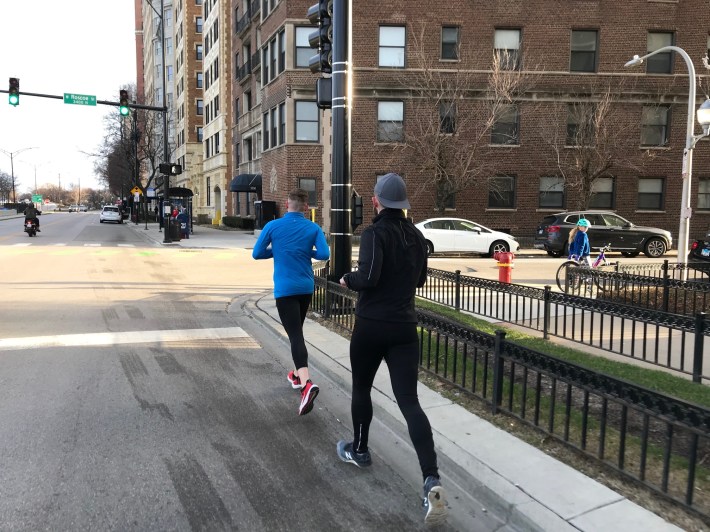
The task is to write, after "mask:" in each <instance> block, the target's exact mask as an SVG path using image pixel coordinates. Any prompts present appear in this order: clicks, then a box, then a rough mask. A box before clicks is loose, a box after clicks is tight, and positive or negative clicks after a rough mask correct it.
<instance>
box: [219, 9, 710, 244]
mask: <svg viewBox="0 0 710 532" xmlns="http://www.w3.org/2000/svg"><path fill="white" fill-rule="evenodd" d="M313 2H314V0H299V1H291V0H281V1H278V0H261V1H252V2H247V1H244V0H232V5H231V16H232V21H231V25H230V27H231V47H232V51H233V56H232V57H231V59H230V61H229V62H227V61H224V63H231V64H232V65H233V69H234V73H235V75H234V79H232V80H231V83H232V86H231V91H232V101H231V108H232V109H231V112H232V113H233V119H232V122H231V137H232V138H231V139H230V141H231V147H232V151H233V153H234V157H233V160H232V163H233V166H232V168H231V172H232V174H233V175H234V176H241V177H242V178H244V177H246V178H250V176H259V175H260V176H261V186H260V189H259V190H258V191H256V190H254V189H250V191H249V192H246V191H245V189H240V190H242V191H241V192H237V193H235V194H234V201H233V204H232V207H233V209H232V210H231V211H230V212H233V213H234V214H237V215H241V216H252V215H253V205H252V202H253V200H254V199H256V198H257V197H259V198H260V199H264V200H273V201H276V202H277V204H279V205H281V204H282V203H283V198H284V197H285V194H286V193H287V191H288V190H289V189H291V188H293V187H295V186H301V187H303V188H306V189H307V190H309V192H310V194H311V204H312V205H315V206H317V209H318V210H317V220H318V221H319V223H322V224H323V227H324V229H326V231H327V230H328V229H329V226H330V215H329V209H330V188H329V182H330V112H329V111H325V112H324V111H319V110H318V109H317V108H316V106H315V101H314V100H315V90H314V87H315V80H316V78H317V76H316V75H314V74H311V73H310V70H309V69H308V59H309V57H310V56H311V55H313V50H312V49H310V47H309V46H308V34H309V33H310V32H311V31H312V28H311V27H310V24H309V23H308V21H307V19H306V18H305V14H306V10H307V9H308V7H309V5H310V4H312V3H313ZM703 7H704V4H701V3H700V2H698V1H691V2H685V3H683V5H682V6H681V4H680V3H679V2H677V1H673V0H655V1H654V0H630V1H628V2H623V3H619V2H614V3H612V2H609V1H607V0H590V1H577V0H573V1H570V2H563V3H560V2H553V1H543V0H538V1H534V2H522V1H517V0H516V1H511V0H506V1H503V0H498V1H493V2H471V1H452V2H448V3H446V4H437V5H436V6H435V5H433V4H431V3H430V2H421V1H417V0H413V1H391V2H370V1H358V2H353V10H354V11H353V17H352V18H353V20H352V27H353V35H352V46H353V50H352V57H353V67H354V68H353V81H352V83H353V94H354V100H353V108H352V183H353V188H354V190H355V191H357V192H358V193H359V194H361V195H362V196H364V197H365V198H368V197H369V196H370V195H371V191H372V188H373V186H374V183H375V182H376V179H377V176H379V175H382V174H384V173H387V172H389V171H397V172H399V173H401V174H402V175H403V176H405V178H406V180H407V182H408V186H409V188H410V196H411V201H412V209H411V211H410V213H409V214H410V215H411V216H412V217H413V218H414V220H415V221H418V220H421V219H424V218H427V217H430V216H434V215H437V214H438V213H446V214H447V215H454V216H458V217H463V218H470V219H473V220H475V221H478V222H480V223H483V224H484V225H488V226H489V227H492V228H497V229H506V230H510V231H511V232H512V234H514V235H516V236H520V237H531V236H532V235H533V232H534V230H535V226H536V225H537V223H538V222H539V220H541V219H542V217H543V216H544V214H545V213H548V212H557V211H560V210H565V209H568V208H569V209H571V208H574V207H576V206H577V205H578V204H579V201H580V199H581V198H584V202H585V203H584V204H585V205H590V206H597V207H603V208H609V209H611V210H615V211H616V212H617V213H619V214H621V215H622V216H625V217H627V218H629V219H631V220H632V221H633V222H635V223H637V224H644V225H652V226H657V227H662V228H666V229H669V230H671V231H672V232H673V235H674V238H677V231H678V220H679V215H680V203H681V190H682V178H681V161H682V153H683V149H684V147H685V141H686V120H687V105H688V100H687V99H688V71H687V68H686V65H685V63H684V61H683V60H682V58H681V57H679V56H678V55H677V54H671V53H667V54H658V55H656V56H654V57H653V58H651V59H649V60H648V61H646V62H645V63H644V64H643V65H641V66H638V67H635V68H625V67H624V64H625V63H626V62H627V61H629V59H631V58H632V57H633V56H634V55H635V54H638V55H644V54H646V53H647V52H649V51H653V50H656V49H658V48H659V47H662V46H665V45H675V46H678V47H681V48H683V49H684V50H685V51H686V52H687V53H688V54H689V56H690V57H691V58H692V60H693V62H694V64H695V66H696V69H697V72H698V74H699V76H698V78H697V79H698V105H699V104H700V103H701V102H702V101H703V100H704V99H705V96H706V94H705V93H706V92H707V91H708V84H709V83H710V77H709V76H708V75H707V74H708V71H707V70H706V68H705V67H704V66H703V63H702V58H703V57H704V56H705V55H706V53H707V51H708V32H709V30H710V25H708V24H707V23H706V21H704V19H703V18H702V17H698V16H697V13H699V12H701V9H702V8H703ZM494 58H498V60H497V61H494ZM225 104H226V102H225ZM585 108H586V109H587V110H589V109H592V116H596V117H597V118H596V119H594V120H596V121H594V120H592V122H585V121H584V119H583V116H584V113H581V112H580V109H585ZM600 108H603V109H604V110H605V111H604V112H601V111H600ZM595 113H596V115H595ZM590 130H591V134H590V133H589V131H590ZM580 132H581V133H584V132H587V135H586V140H584V141H583V142H580V140H579V139H580V138H583V137H585V135H581V136H580ZM699 132H700V128H699V127H696V133H699ZM582 144H584V145H582ZM583 152H586V153H587V156H586V158H585V157H584V156H581V155H580V154H581V153H583ZM709 162H710V145H708V143H706V142H704V141H701V142H699V143H698V145H697V146H696V149H695V158H694V172H693V181H692V192H691V197H692V202H691V203H692V208H693V217H692V223H691V232H690V236H691V237H694V236H699V235H703V234H704V233H705V231H706V230H707V229H708V227H709V226H710V168H708V163H709ZM579 167H586V168H588V169H589V171H588V172H587V174H585V175H591V176H595V177H596V178H595V180H594V182H593V184H591V189H590V184H589V183H588V182H587V184H586V185H584V183H585V180H584V179H581V180H580V178H579V177H578V174H580V170H579ZM597 171H598V172H597ZM242 181H244V179H242ZM257 181H258V179H257V180H254V179H249V182H250V183H252V185H255V184H256V182H257ZM587 181H589V179H588V178H587ZM580 183H581V184H580ZM237 188H239V187H237ZM257 194H258V196H257ZM365 204H366V205H367V201H366V202H365Z"/></svg>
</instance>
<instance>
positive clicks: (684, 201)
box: [624, 46, 710, 278]
mask: <svg viewBox="0 0 710 532" xmlns="http://www.w3.org/2000/svg"><path fill="white" fill-rule="evenodd" d="M667 51H673V52H678V53H679V54H680V56H681V57H682V58H683V59H684V60H685V64H686V66H687V67H688V78H689V80H688V84H689V87H688V126H687V130H686V135H685V149H684V150H683V167H682V174H681V175H682V177H683V194H682V197H681V205H680V227H679V229H678V261H677V262H678V264H679V265H682V267H683V271H684V272H686V270H687V265H688V233H689V232H690V217H691V216H692V209H691V207H690V183H691V178H692V175H693V148H695V144H696V143H697V142H698V141H699V140H700V139H701V138H703V137H707V136H708V134H710V100H705V102H704V103H703V104H702V105H701V106H700V108H699V109H698V122H699V123H700V125H701V126H702V127H703V134H702V135H695V134H694V133H695V67H694V66H693V62H692V61H691V60H690V56H689V55H688V54H687V53H686V51H685V50H683V49H682V48H678V47H677V46H663V47H661V48H659V49H658V50H655V51H653V52H651V53H649V54H646V55H644V56H642V57H639V56H638V55H635V56H634V57H633V59H631V61H629V62H627V63H626V64H625V65H624V66H625V67H631V66H637V65H640V64H641V63H643V60H644V59H646V58H648V57H651V56H652V55H656V54H658V53H661V52H667ZM686 274H687V273H683V278H685V276H686Z"/></svg>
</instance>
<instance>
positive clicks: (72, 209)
mask: <svg viewBox="0 0 710 532" xmlns="http://www.w3.org/2000/svg"><path fill="white" fill-rule="evenodd" d="M69 212H79V206H78V205H69Z"/></svg>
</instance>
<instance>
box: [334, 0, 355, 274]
mask: <svg viewBox="0 0 710 532" xmlns="http://www.w3.org/2000/svg"><path fill="white" fill-rule="evenodd" d="M350 2H351V0H334V2H333V80H332V83H333V93H332V96H333V97H332V100H333V103H332V115H333V116H332V118H333V159H332V161H333V162H332V177H331V223H330V227H331V231H330V234H331V256H332V257H333V260H332V262H333V267H332V270H331V272H332V274H331V280H334V281H335V282H337V281H338V280H339V279H340V278H341V277H342V276H343V275H344V274H345V273H348V272H350V271H351V270H352V265H351V263H352V252H353V247H352V236H353V235H352V225H351V220H350V210H351V208H350V195H351V192H352V178H351V161H350V139H351V134H350V104H351V102H350V101H349V100H348V93H347V91H348V77H349V73H348V69H349V67H350V65H351V64H352V62H351V60H350V46H349V45H350V18H351V16H350V15H351V14H350Z"/></svg>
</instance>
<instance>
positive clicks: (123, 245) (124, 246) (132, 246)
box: [118, 244, 136, 248]
mask: <svg viewBox="0 0 710 532" xmlns="http://www.w3.org/2000/svg"><path fill="white" fill-rule="evenodd" d="M118 247H119V248H134V247H136V245H135V244H119V245H118Z"/></svg>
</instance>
